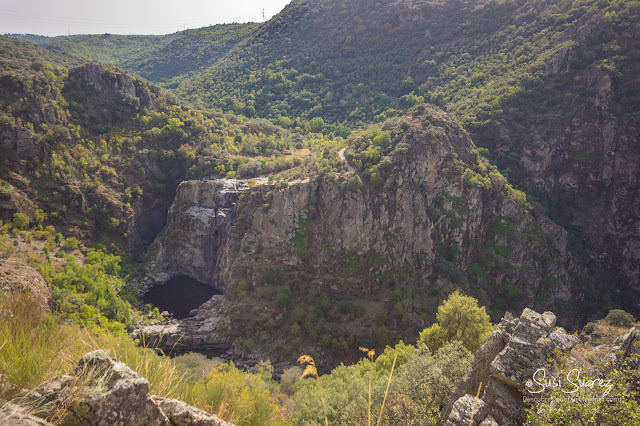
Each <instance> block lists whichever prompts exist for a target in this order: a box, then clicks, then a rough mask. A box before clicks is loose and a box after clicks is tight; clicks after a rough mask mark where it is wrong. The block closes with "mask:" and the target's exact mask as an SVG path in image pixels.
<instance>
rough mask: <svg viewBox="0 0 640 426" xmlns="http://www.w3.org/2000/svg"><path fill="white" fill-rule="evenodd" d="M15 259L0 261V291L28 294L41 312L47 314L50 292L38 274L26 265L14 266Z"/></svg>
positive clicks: (16, 261)
mask: <svg viewBox="0 0 640 426" xmlns="http://www.w3.org/2000/svg"><path fill="white" fill-rule="evenodd" d="M17 263H19V262H18V260H16V259H15V258H9V259H0V290H1V291H8V292H19V293H24V292H29V295H30V296H31V297H32V298H33V299H34V300H35V301H37V303H38V304H39V305H40V307H41V308H42V310H43V312H49V310H50V307H49V303H50V302H51V290H50V288H49V286H48V285H47V282H46V281H45V280H44V278H43V277H42V275H41V274H40V272H38V271H37V270H35V269H34V268H32V267H31V266H28V265H20V267H18V265H16V264H17Z"/></svg>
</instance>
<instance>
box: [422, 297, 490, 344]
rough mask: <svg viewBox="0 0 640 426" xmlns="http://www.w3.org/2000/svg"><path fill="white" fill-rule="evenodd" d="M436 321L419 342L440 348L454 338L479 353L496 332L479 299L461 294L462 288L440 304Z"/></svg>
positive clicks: (424, 332) (423, 332)
mask: <svg viewBox="0 0 640 426" xmlns="http://www.w3.org/2000/svg"><path fill="white" fill-rule="evenodd" d="M436 320H437V321H438V322H437V323H436V324H433V325H432V326H431V327H429V328H426V329H425V330H423V331H422V333H420V339H419V340H418V343H419V344H420V343H424V344H425V345H427V346H428V347H429V349H431V351H436V350H438V349H439V348H440V347H442V346H443V345H444V344H445V343H447V342H451V341H453V340H459V341H460V342H462V344H463V345H464V347H465V348H467V349H468V350H470V351H471V352H475V351H476V350H478V348H480V346H481V345H482V343H484V341H485V340H487V338H488V337H489V335H490V334H491V331H493V325H492V324H491V320H490V318H489V315H488V314H487V312H486V309H485V308H484V306H483V307H479V306H478V301H477V300H476V299H474V298H473V297H470V296H465V295H463V294H461V293H460V292H459V291H458V290H456V291H454V292H453V293H451V294H450V295H449V298H448V299H447V300H446V301H445V302H444V303H443V304H442V305H440V306H439V307H438V313H437V314H436Z"/></svg>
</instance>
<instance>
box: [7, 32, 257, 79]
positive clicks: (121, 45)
mask: <svg viewBox="0 0 640 426" xmlns="http://www.w3.org/2000/svg"><path fill="white" fill-rule="evenodd" d="M257 28H258V24H253V23H249V24H224V25H214V26H211V27H205V28H198V29H193V30H186V31H179V32H176V33H173V34H168V35H163V36H153V35H117V34H98V35H78V36H70V37H66V36H62V37H42V36H34V35H22V34H13V35H11V36H12V37H15V38H18V39H21V40H24V41H28V42H31V43H35V44H38V45H40V46H41V47H43V48H45V49H47V50H50V51H61V52H65V53H67V54H69V55H71V56H73V57H75V58H78V59H79V60H81V61H82V62H90V61H98V62H104V63H110V64H113V65H115V66H118V67H120V68H123V69H126V70H128V71H131V72H134V73H136V74H138V75H140V76H142V77H144V78H146V79H148V80H151V81H153V82H154V83H157V84H160V85H162V86H167V87H174V86H176V85H177V84H178V83H179V82H180V81H181V80H182V79H183V78H185V77H186V76H189V75H192V74H194V73H197V72H200V71H203V70H205V69H206V68H208V67H210V66H212V65H213V64H215V63H216V62H217V61H218V60H219V59H220V58H222V57H223V56H224V55H225V54H226V53H227V52H229V51H230V50H231V49H232V48H233V47H234V46H235V45H236V44H237V43H239V42H240V41H242V40H243V39H244V38H246V37H247V36H249V35H250V34H252V33H253V32H254V31H255V30H256V29H257Z"/></svg>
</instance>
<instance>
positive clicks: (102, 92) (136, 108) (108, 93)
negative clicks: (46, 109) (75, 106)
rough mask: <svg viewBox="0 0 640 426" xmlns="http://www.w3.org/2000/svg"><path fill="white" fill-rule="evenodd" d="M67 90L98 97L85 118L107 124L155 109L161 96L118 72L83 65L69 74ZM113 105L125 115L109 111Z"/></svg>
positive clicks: (89, 105)
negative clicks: (114, 103)
mask: <svg viewBox="0 0 640 426" xmlns="http://www.w3.org/2000/svg"><path fill="white" fill-rule="evenodd" d="M65 90H68V91H77V92H81V93H83V92H92V93H93V94H96V95H98V96H94V97H93V98H92V99H91V101H90V102H87V103H86V105H85V110H84V114H86V115H87V116H93V117H99V118H100V119H101V120H103V121H104V122H107V123H116V122H118V121H121V120H126V119H127V118H128V117H129V116H130V115H132V114H135V113H138V112H142V110H143V109H150V108H153V107H154V105H155V101H156V99H157V97H158V96H159V95H160V89H159V88H157V87H155V86H152V85H150V84H148V83H144V82H142V81H141V80H139V79H136V78H134V77H132V76H130V75H129V74H127V73H126V72H124V71H121V70H119V69H117V68H113V67H109V66H105V65H103V64H98V63H89V64H84V65H81V66H79V67H76V68H72V69H71V70H69V81H68V82H67V84H66V86H65ZM114 101H115V102H118V103H119V104H120V105H121V106H122V111H120V112H118V113H115V112H112V111H110V109H109V108H106V106H107V105H109V104H112V103H113V102H114Z"/></svg>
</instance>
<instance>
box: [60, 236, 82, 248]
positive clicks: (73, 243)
mask: <svg viewBox="0 0 640 426" xmlns="http://www.w3.org/2000/svg"><path fill="white" fill-rule="evenodd" d="M77 248H78V239H77V238H75V237H70V238H67V239H65V240H64V242H63V243H62V249H63V250H65V251H71V250H75V249H77Z"/></svg>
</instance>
